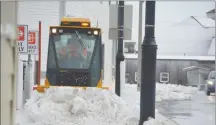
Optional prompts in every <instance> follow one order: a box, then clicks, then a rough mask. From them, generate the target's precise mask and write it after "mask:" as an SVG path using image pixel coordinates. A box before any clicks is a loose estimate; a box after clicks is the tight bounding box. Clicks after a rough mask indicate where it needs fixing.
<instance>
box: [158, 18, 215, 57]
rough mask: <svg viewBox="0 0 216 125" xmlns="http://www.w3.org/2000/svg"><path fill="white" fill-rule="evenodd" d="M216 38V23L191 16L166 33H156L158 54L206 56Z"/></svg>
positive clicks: (208, 19) (168, 29)
mask: <svg viewBox="0 0 216 125" xmlns="http://www.w3.org/2000/svg"><path fill="white" fill-rule="evenodd" d="M214 36H215V22H214V20H213V19H211V18H207V17H195V16H191V17H189V18H187V19H185V20H183V21H182V22H180V23H178V24H176V25H173V26H172V27H169V28H167V29H164V32H160V33H156V41H157V44H158V54H160V55H189V56H205V55H208V49H209V47H210V44H211V41H212V39H213V37H214Z"/></svg>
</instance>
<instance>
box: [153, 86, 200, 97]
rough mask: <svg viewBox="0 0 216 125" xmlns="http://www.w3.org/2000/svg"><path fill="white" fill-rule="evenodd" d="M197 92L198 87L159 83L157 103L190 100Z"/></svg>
mask: <svg viewBox="0 0 216 125" xmlns="http://www.w3.org/2000/svg"><path fill="white" fill-rule="evenodd" d="M197 92H198V89H197V88H196V87H191V86H182V85H174V84H160V83H157V85H156V101H162V100H190V99H192V96H193V95H194V94H196V93H197Z"/></svg>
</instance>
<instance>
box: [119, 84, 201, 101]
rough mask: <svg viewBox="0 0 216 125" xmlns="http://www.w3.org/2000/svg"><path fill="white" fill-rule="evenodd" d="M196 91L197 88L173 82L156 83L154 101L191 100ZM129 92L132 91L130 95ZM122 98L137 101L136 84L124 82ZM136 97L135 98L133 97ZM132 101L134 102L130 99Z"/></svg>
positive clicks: (138, 94)
mask: <svg viewBox="0 0 216 125" xmlns="http://www.w3.org/2000/svg"><path fill="white" fill-rule="evenodd" d="M197 92H198V88H196V87H191V86H182V85H174V84H161V83H156V97H155V99H156V101H163V100H175V101H177V100H191V99H192V97H193V95H195V94H196V93H197ZM131 93H133V94H132V95H134V96H131ZM123 98H124V99H125V100H126V101H127V102H128V103H130V102H131V100H134V101H138V102H137V104H139V100H140V99H139V98H140V93H139V92H137V85H134V84H133V85H131V84H126V85H125V90H124V95H123ZM135 98H136V99H135ZM132 103H134V102H133V101H132Z"/></svg>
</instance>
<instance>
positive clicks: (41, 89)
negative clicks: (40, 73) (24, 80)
mask: <svg viewBox="0 0 216 125" xmlns="http://www.w3.org/2000/svg"><path fill="white" fill-rule="evenodd" d="M50 87H63V86H50ZM64 87H68V86H64ZM70 87H71V86H70ZM73 87H75V88H83V89H86V88H88V87H81V86H73ZM96 88H101V89H106V90H109V87H96ZM46 89H49V87H48V86H36V87H33V91H35V90H36V91H38V92H41V93H43V92H45V90H46Z"/></svg>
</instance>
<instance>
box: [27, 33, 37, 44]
mask: <svg viewBox="0 0 216 125" xmlns="http://www.w3.org/2000/svg"><path fill="white" fill-rule="evenodd" d="M28 44H36V32H29V33H28Z"/></svg>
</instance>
